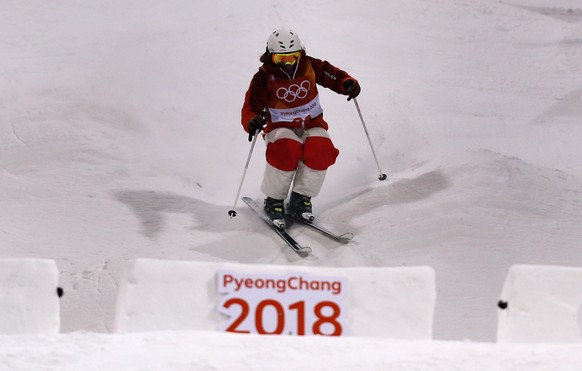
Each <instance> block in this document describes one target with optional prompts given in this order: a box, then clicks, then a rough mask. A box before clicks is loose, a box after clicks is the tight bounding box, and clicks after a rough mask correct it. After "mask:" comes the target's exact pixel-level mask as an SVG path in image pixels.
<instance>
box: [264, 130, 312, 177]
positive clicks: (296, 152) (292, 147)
mask: <svg viewBox="0 0 582 371" xmlns="http://www.w3.org/2000/svg"><path fill="white" fill-rule="evenodd" d="M302 152H303V148H302V145H301V143H299V142H298V141H296V140H293V139H288V138H282V139H279V140H276V141H274V142H272V143H269V144H267V151H266V156H267V162H268V163H269V164H270V165H271V166H273V167H275V168H277V169H279V170H283V171H293V170H295V169H297V164H298V163H299V161H301V156H302Z"/></svg>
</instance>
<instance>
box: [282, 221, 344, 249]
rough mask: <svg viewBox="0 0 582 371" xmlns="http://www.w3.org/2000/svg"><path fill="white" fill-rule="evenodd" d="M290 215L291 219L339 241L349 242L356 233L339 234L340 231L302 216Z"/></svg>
mask: <svg viewBox="0 0 582 371" xmlns="http://www.w3.org/2000/svg"><path fill="white" fill-rule="evenodd" d="M289 217H290V218H291V220H293V221H296V222H299V223H301V224H303V225H306V226H308V227H310V228H312V229H313V230H316V231H317V232H319V233H321V234H322V235H324V236H326V237H329V238H331V239H333V240H336V241H339V242H344V243H345V242H349V241H350V240H351V239H352V238H354V234H353V233H351V232H346V233H342V234H338V233H334V232H332V231H330V230H328V229H326V228H324V227H322V226H320V225H319V224H317V223H314V222H310V221H309V220H305V219H303V218H300V217H294V216H292V215H289Z"/></svg>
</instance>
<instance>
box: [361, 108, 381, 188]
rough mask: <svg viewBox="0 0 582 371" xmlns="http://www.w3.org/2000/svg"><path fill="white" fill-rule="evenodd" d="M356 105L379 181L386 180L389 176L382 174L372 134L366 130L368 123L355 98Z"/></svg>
mask: <svg viewBox="0 0 582 371" xmlns="http://www.w3.org/2000/svg"><path fill="white" fill-rule="evenodd" d="M354 104H355V105H356V110H358V115H359V116H360V121H362V126H363V127H364V132H365V133H366V138H368V143H370V149H371V150H372V154H373V155H374V160H375V161H376V166H377V167H378V171H379V172H380V175H379V176H378V179H379V180H386V178H387V176H386V174H385V173H383V172H382V169H381V168H380V163H379V162H378V157H377V156H376V151H374V146H373V145H372V140H371V139H370V134H369V133H368V128H366V123H365V122H364V117H363V116H362V111H361V110H360V105H359V104H358V100H357V99H356V98H354Z"/></svg>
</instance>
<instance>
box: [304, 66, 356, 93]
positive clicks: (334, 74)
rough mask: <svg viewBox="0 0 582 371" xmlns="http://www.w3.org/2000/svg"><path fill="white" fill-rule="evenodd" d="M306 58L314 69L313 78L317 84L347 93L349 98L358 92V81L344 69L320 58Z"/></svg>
mask: <svg viewBox="0 0 582 371" xmlns="http://www.w3.org/2000/svg"><path fill="white" fill-rule="evenodd" d="M307 58H309V60H310V61H311V65H312V66H313V70H314V71H315V80H316V82H317V83H318V84H319V85H321V86H323V87H325V88H328V89H331V90H333V91H335V92H336V93H338V94H343V95H349V96H350V99H351V98H355V96H357V95H358V94H359V92H360V86H359V84H358V81H357V80H356V79H355V78H353V77H352V76H350V75H349V74H348V73H347V72H346V71H343V70H341V69H339V68H337V67H335V66H334V65H332V64H331V63H329V62H328V61H322V60H321V59H317V58H313V57H307ZM354 89H356V90H354ZM356 91H357V92H356ZM354 93H355V95H354Z"/></svg>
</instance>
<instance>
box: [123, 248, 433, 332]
mask: <svg viewBox="0 0 582 371" xmlns="http://www.w3.org/2000/svg"><path fill="white" fill-rule="evenodd" d="M435 300H436V289H435V275H434V271H433V270H432V268H429V267H407V268H324V267H305V266H301V267H298V266H274V265H243V264H222V263H201V262H187V261H162V260H149V259H139V260H136V261H134V262H132V265H131V267H129V269H128V272H127V275H126V277H125V278H124V279H122V281H121V283H120V291H119V298H118V302H117V308H116V316H115V331H116V332H122V333H125V332H141V331H163V330H226V331H231V332H241V333H249V332H250V333H260V334H295V335H311V334H321V335H358V336H378V337H389V338H398V339H431V338H432V327H433V314H434V306H435Z"/></svg>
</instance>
